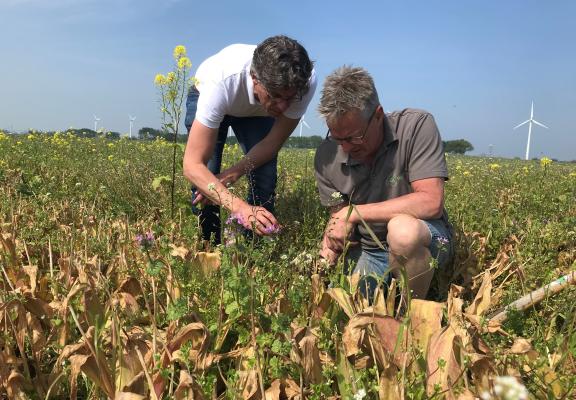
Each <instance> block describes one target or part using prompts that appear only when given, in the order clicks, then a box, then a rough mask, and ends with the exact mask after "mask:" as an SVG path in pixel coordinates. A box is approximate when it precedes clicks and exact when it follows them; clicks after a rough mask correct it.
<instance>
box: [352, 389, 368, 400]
mask: <svg viewBox="0 0 576 400" xmlns="http://www.w3.org/2000/svg"><path fill="white" fill-rule="evenodd" d="M364 397H366V391H365V390H364V388H362V389H360V390H358V391H357V392H356V394H355V395H354V400H362V399H363V398H364Z"/></svg>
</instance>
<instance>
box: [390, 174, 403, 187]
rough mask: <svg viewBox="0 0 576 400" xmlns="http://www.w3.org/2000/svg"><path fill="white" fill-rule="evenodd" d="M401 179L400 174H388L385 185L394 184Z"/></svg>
mask: <svg viewBox="0 0 576 400" xmlns="http://www.w3.org/2000/svg"><path fill="white" fill-rule="evenodd" d="M401 180H402V175H390V176H389V177H388V178H386V186H396V185H398V183H399V182H400V181H401Z"/></svg>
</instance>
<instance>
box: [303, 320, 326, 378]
mask: <svg viewBox="0 0 576 400" xmlns="http://www.w3.org/2000/svg"><path fill="white" fill-rule="evenodd" d="M317 342H318V338H317V337H316V335H314V334H313V333H312V331H311V330H309V329H308V330H307V331H306V334H305V335H304V338H302V340H300V342H299V343H298V344H299V346H300V349H301V351H302V367H303V369H304V381H305V382H308V383H312V384H318V383H320V382H322V363H321V362H320V351H319V350H318V344H317Z"/></svg>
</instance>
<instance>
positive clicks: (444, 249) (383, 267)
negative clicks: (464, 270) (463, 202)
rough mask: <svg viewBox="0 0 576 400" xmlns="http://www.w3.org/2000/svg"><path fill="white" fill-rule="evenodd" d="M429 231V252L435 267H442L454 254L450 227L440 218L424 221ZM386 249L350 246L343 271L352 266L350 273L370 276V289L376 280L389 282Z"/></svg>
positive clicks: (390, 277)
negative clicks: (352, 269)
mask: <svg viewBox="0 0 576 400" xmlns="http://www.w3.org/2000/svg"><path fill="white" fill-rule="evenodd" d="M424 223H425V224H426V226H427V227H428V230H429V231H430V237H431V240H430V246H428V249H429V250H430V254H431V255H432V260H433V263H434V264H435V267H436V268H444V267H445V266H446V265H447V264H448V263H449V262H450V260H451V259H452V256H453V254H454V241H453V239H452V233H451V231H450V228H449V227H448V226H446V224H445V223H444V221H442V220H440V219H435V220H430V221H424ZM388 256H389V253H388V249H385V250H383V249H363V248H362V247H361V246H356V247H352V248H350V249H349V250H348V253H347V254H346V261H345V270H346V271H345V272H346V273H349V272H350V271H349V270H350V267H352V266H355V267H354V271H352V273H357V274H360V276H362V277H364V276H367V277H368V276H369V277H371V279H370V281H373V282H371V283H369V285H370V287H371V289H372V291H373V290H374V289H375V286H376V284H377V281H378V280H379V281H383V282H385V283H389V282H390V280H391V279H392V276H391V274H390V266H389V262H388Z"/></svg>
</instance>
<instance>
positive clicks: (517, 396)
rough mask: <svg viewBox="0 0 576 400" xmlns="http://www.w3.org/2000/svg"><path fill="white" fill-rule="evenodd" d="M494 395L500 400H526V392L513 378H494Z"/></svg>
mask: <svg viewBox="0 0 576 400" xmlns="http://www.w3.org/2000/svg"><path fill="white" fill-rule="evenodd" d="M494 394H496V396H498V399H502V400H528V390H527V389H526V387H525V386H524V385H523V384H522V383H520V382H518V380H517V379H516V378H514V377H513V376H498V377H496V379H495V380H494Z"/></svg>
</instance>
